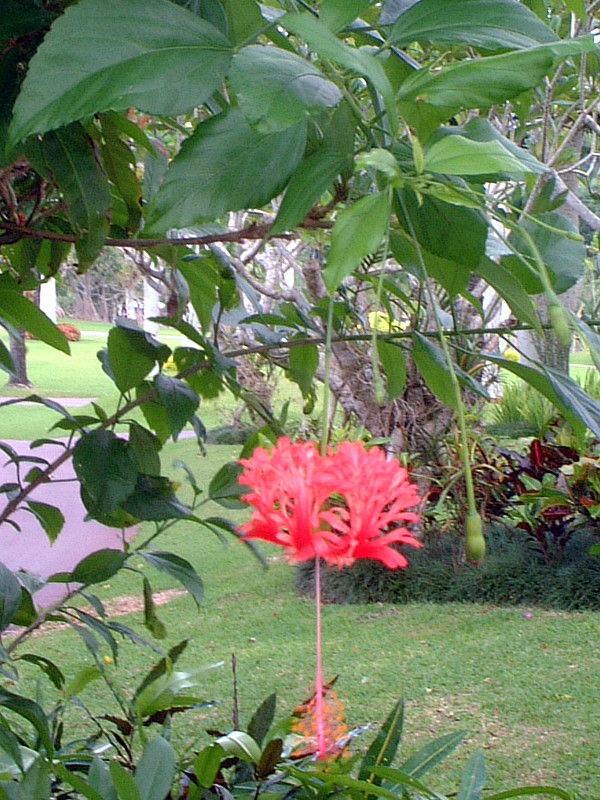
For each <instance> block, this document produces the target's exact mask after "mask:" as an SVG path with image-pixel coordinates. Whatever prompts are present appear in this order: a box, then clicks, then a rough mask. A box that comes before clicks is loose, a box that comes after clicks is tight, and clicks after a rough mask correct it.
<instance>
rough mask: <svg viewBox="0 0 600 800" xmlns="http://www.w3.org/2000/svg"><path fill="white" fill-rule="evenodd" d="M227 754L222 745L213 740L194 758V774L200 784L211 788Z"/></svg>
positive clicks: (205, 787)
mask: <svg viewBox="0 0 600 800" xmlns="http://www.w3.org/2000/svg"><path fill="white" fill-rule="evenodd" d="M226 755H227V754H226V753H225V750H223V748H222V747H221V745H219V744H217V743H216V742H213V743H212V744H209V745H208V747H205V748H204V750H201V751H200V752H199V753H198V755H197V756H196V758H195V759H194V775H195V776H196V779H197V781H198V783H199V784H200V786H202V787H203V788H204V789H210V788H211V786H212V785H213V784H214V782H215V778H216V776H217V773H218V771H219V769H220V767H221V761H223V759H224V758H225V756H226Z"/></svg>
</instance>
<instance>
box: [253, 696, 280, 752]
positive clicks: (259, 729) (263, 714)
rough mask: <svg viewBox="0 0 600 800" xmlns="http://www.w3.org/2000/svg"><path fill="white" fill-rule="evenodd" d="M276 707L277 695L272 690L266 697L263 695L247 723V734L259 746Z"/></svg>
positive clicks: (271, 721)
mask: <svg viewBox="0 0 600 800" xmlns="http://www.w3.org/2000/svg"><path fill="white" fill-rule="evenodd" d="M276 708H277V695H276V694H275V692H273V693H272V694H270V695H269V696H268V697H265V699H264V700H263V701H262V703H261V704H260V705H259V707H258V708H257V709H256V711H255V712H254V714H253V715H252V718H251V720H250V722H249V723H248V734H249V735H250V736H251V737H252V738H253V739H254V741H255V742H256V743H257V744H258V746H259V747H260V746H262V743H263V741H264V738H265V736H266V735H267V733H268V732H269V729H270V728H271V725H272V724H273V720H274V719H275V710H276Z"/></svg>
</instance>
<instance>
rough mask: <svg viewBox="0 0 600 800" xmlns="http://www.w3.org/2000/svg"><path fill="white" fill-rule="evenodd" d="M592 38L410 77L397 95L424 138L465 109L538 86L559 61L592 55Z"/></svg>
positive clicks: (404, 112) (497, 101)
mask: <svg viewBox="0 0 600 800" xmlns="http://www.w3.org/2000/svg"><path fill="white" fill-rule="evenodd" d="M595 47H596V45H595V44H594V41H593V39H592V38H591V37H583V38H581V39H575V40H569V41H559V42H557V43H555V44H554V43H552V44H547V45H539V46H538V47H533V48H531V49H529V50H516V51H513V52H510V53H502V54H500V55H495V56H489V57H487V58H481V59H470V60H465V61H461V62H459V63H457V64H450V65H449V66H446V67H443V68H441V69H439V70H436V71H431V70H429V69H428V68H424V69H421V70H419V71H418V72H416V73H414V74H413V75H411V76H409V77H408V78H407V79H406V80H405V81H404V83H403V84H402V86H401V87H400V90H399V92H398V94H397V100H398V108H399V111H400V113H401V114H402V116H403V117H404V118H405V119H406V121H407V122H408V123H409V124H410V125H412V126H414V127H415V128H416V129H417V130H418V131H419V133H420V136H421V137H422V138H423V139H424V138H426V137H427V136H428V135H429V134H430V133H433V131H434V130H435V129H436V128H437V126H438V124H439V123H440V122H444V121H445V120H448V119H450V118H451V117H452V116H453V115H454V114H455V113H456V112H457V111H459V110H460V109H461V108H483V109H486V108H489V107H490V106H492V105H494V104H496V103H504V102H505V101H506V100H511V99H512V98H514V97H517V95H520V94H522V93H523V92H524V91H526V90H527V89H531V88H532V87H534V86H537V85H538V84H539V82H540V81H541V80H542V78H543V77H544V75H546V74H547V72H549V70H550V69H551V68H552V66H553V64H554V63H555V61H556V59H558V58H567V57H568V56H570V55H578V54H580V53H582V52H589V51H591V50H593V49H594V48H595Z"/></svg>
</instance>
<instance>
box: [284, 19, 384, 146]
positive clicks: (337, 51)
mask: <svg viewBox="0 0 600 800" xmlns="http://www.w3.org/2000/svg"><path fill="white" fill-rule="evenodd" d="M278 22H279V24H280V25H282V26H283V27H284V28H286V30H288V31H290V33H295V34H296V35H297V36H299V37H300V38H301V39H304V41H305V42H306V43H307V44H308V45H309V46H310V47H311V48H312V49H313V50H314V51H315V52H317V53H318V54H319V55H320V56H321V58H326V59H329V60H330V61H333V62H334V63H336V64H339V65H340V66H341V67H345V68H346V69H349V70H351V71H352V72H355V73H358V74H359V75H362V76H363V77H365V78H367V80H368V81H369V83H370V84H371V85H372V87H373V88H374V89H375V90H376V91H378V92H379V93H380V94H381V96H382V98H383V101H384V103H385V106H386V110H387V114H388V124H389V126H390V130H391V131H392V132H395V131H396V129H397V126H398V121H397V112H396V106H395V101H394V93H393V90H392V86H391V84H390V82H389V81H388V78H387V75H386V74H385V71H384V69H383V66H382V65H381V63H380V62H379V61H378V60H377V59H376V58H375V57H374V56H372V55H371V54H370V53H368V52H365V51H364V50H360V49H358V48H356V47H350V46H348V45H346V44H344V43H343V42H341V41H340V40H339V39H337V38H336V37H335V36H334V34H333V33H331V31H329V30H328V29H327V27H326V26H325V25H324V24H323V23H321V22H320V21H319V20H318V19H317V18H316V17H314V16H313V15H312V14H308V13H302V14H286V15H285V16H284V17H281V19H279V20H278Z"/></svg>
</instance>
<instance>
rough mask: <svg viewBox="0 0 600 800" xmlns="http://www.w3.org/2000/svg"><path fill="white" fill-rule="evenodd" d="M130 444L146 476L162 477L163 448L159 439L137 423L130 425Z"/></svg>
mask: <svg viewBox="0 0 600 800" xmlns="http://www.w3.org/2000/svg"><path fill="white" fill-rule="evenodd" d="M129 444H130V445H131V449H132V450H133V452H134V454H135V460H136V462H137V465H138V469H139V471H140V472H142V473H143V474H144V475H160V457H159V455H158V451H159V450H160V448H161V444H160V441H159V440H158V438H157V437H156V436H155V435H154V434H153V433H152V432H151V431H149V430H148V429H147V428H144V427H143V426H142V425H138V423H137V422H130V423H129Z"/></svg>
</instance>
